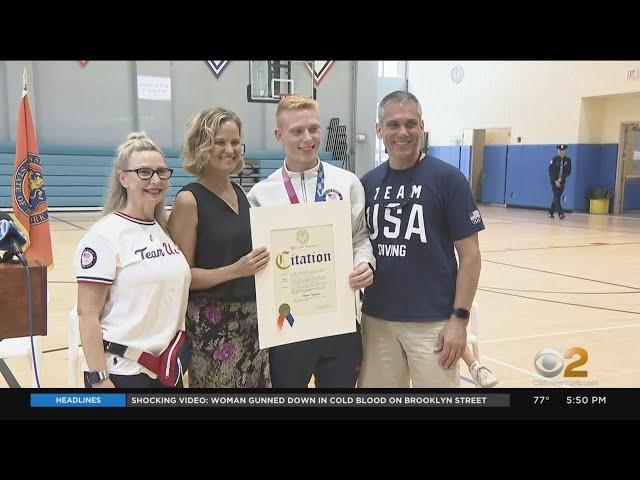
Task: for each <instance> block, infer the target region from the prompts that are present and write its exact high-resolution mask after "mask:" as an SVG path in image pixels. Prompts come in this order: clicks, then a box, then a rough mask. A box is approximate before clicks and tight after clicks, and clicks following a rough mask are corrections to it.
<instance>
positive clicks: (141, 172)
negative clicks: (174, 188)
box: [122, 167, 173, 180]
mask: <svg viewBox="0 0 640 480" xmlns="http://www.w3.org/2000/svg"><path fill="white" fill-rule="evenodd" d="M122 171H123V172H136V175H138V178H140V180H149V179H151V177H153V174H154V173H156V174H158V178H159V179H160V180H168V179H169V178H171V175H173V168H159V169H157V170H154V169H153V168H146V167H142V168H134V169H132V170H122Z"/></svg>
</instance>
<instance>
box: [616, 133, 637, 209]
mask: <svg viewBox="0 0 640 480" xmlns="http://www.w3.org/2000/svg"><path fill="white" fill-rule="evenodd" d="M618 145H619V148H618V162H617V166H616V188H615V195H614V202H613V213H614V214H622V213H629V212H634V211H640V122H622V123H621V125H620V143H619V144H618Z"/></svg>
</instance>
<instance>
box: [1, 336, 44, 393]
mask: <svg viewBox="0 0 640 480" xmlns="http://www.w3.org/2000/svg"><path fill="white" fill-rule="evenodd" d="M33 346H34V349H35V367H36V369H37V370H38V376H39V378H40V383H42V339H41V337H39V336H37V337H36V336H34V337H33ZM19 357H25V358H28V359H29V367H30V369H31V386H32V387H33V388H37V387H38V382H37V381H36V372H35V370H34V356H33V351H32V350H31V337H19V338H5V339H4V340H2V341H1V342H0V359H2V360H5V359H7V358H19Z"/></svg>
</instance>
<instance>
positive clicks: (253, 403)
mask: <svg viewBox="0 0 640 480" xmlns="http://www.w3.org/2000/svg"><path fill="white" fill-rule="evenodd" d="M510 405H511V395H510V394H508V393H488V394H442V393H433V394H430V393H345V394H338V393H316V394H304V393H302V394H301V393H289V394H281V393H280V394H279V393H220V394H216V393H202V394H199V393H159V394H140V393H101V394H86V393H68V394H65V393H33V394H31V406H32V407H47V408H51V407H62V408H69V407H70V408H79V407H88V408H99V407H108V408H128V407H145V408H148V407H174V408H175V407H186V408H193V407H204V408H212V407H215V408H219V407H227V408H238V407H239V408H251V407H305V408H308V407H354V408H357V407H390V408H394V407H395V408H397V407H449V408H450V407H466V408H468V407H483V408H484V407H509V406H510Z"/></svg>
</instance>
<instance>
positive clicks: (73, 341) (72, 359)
mask: <svg viewBox="0 0 640 480" xmlns="http://www.w3.org/2000/svg"><path fill="white" fill-rule="evenodd" d="M79 322H80V320H79V319H78V312H77V310H76V307H73V309H72V310H71V312H69V340H68V357H67V385H68V386H69V387H83V386H84V384H82V385H80V384H78V362H79V361H80V360H82V359H83V358H84V352H83V351H82V347H81V346H80V330H79Z"/></svg>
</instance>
